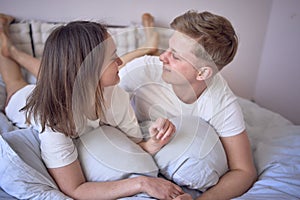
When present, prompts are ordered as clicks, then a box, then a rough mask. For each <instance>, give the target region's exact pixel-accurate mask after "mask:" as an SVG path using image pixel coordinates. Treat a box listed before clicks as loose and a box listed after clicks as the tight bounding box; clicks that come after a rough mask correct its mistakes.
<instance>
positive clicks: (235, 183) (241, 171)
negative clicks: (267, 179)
mask: <svg viewBox="0 0 300 200" xmlns="http://www.w3.org/2000/svg"><path fill="white" fill-rule="evenodd" d="M221 141H222V144H223V146H224V149H225V152H226V155H227V160H228V166H229V171H228V172H227V173H226V174H225V175H223V176H222V177H221V179H220V180H219V182H218V183H217V184H216V185H215V186H213V187H212V188H210V189H209V190H207V191H206V192H204V193H203V194H202V195H201V196H200V197H199V198H198V200H202V199H214V200H218V199H231V198H233V197H237V196H240V195H242V194H243V193H245V192H246V191H247V190H248V189H249V188H250V187H251V186H252V184H253V183H254V181H255V180H256V178H257V173H256V169H255V166H254V163H253V158H252V153H251V146H250V142H249V139H248V136H247V132H246V131H243V132H242V133H241V134H238V135H235V136H232V137H221Z"/></svg>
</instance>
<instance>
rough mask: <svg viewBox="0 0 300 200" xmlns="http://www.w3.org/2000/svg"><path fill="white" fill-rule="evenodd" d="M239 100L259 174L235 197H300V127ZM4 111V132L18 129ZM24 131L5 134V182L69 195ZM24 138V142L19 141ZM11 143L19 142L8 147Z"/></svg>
mask: <svg viewBox="0 0 300 200" xmlns="http://www.w3.org/2000/svg"><path fill="white" fill-rule="evenodd" d="M239 101H240V104H241V107H242V110H243V113H244V116H245V121H246V126H247V129H248V134H249V138H250V141H251V144H252V149H253V155H254V159H255V164H256V167H257V170H258V173H259V178H258V180H257V181H256V183H255V184H254V185H253V187H252V188H250V190H249V191H248V192H246V193H245V194H244V195H242V196H241V197H238V198H236V199H238V200H244V199H251V200H252V199H300V126H296V125H293V124H292V123H291V122H289V121H288V120H287V119H285V118H283V117H282V116H280V115H278V114H277V113H274V112H271V111H269V110H267V109H264V108H261V107H259V106H258V105H257V104H255V103H252V102H250V101H248V100H245V99H241V98H240V99H239ZM0 114H1V115H0V118H1V120H0V123H1V124H0V125H1V126H0V127H1V129H0V130H1V131H2V132H3V131H5V130H4V129H6V131H11V130H13V129H14V128H13V127H12V126H11V124H9V122H8V121H7V120H6V119H5V116H4V115H3V113H0ZM24 131H29V132H30V130H18V131H17V132H16V131H15V132H16V133H17V134H16V135H14V136H13V135H8V134H9V133H6V134H5V135H4V136H5V138H6V139H4V138H3V137H2V136H1V137H0V163H1V165H0V174H1V179H0V186H1V187H2V189H3V190H5V191H6V192H7V193H9V194H10V195H13V196H15V197H17V198H19V199H28V198H30V199H67V198H68V197H66V196H65V195H63V194H62V193H61V192H59V191H58V190H57V186H56V185H55V183H54V182H53V180H52V179H51V177H50V176H49V174H48V173H47V170H46V168H45V166H43V165H41V164H40V162H35V160H36V161H37V160H38V159H40V157H39V147H38V138H37V137H36V136H35V135H34V134H24ZM18 134H20V135H22V138H20V137H18ZM24 135H25V137H24ZM20 139H22V141H24V140H25V143H24V142H22V144H21V142H20V143H18V142H17V141H18V140H20ZM9 141H14V142H13V144H12V143H11V144H10V145H9ZM22 145H26V147H30V148H29V149H30V151H31V152H24V151H22ZM28 155H31V156H28ZM32 155H34V156H32ZM7 156H8V157H9V162H8V161H7V160H8V159H7ZM24 161H25V162H24ZM26 161H27V162H26ZM13 166H14V167H13ZM16 169H18V170H16ZM0 196H1V193H0ZM124 199H146V197H145V198H143V197H128V198H124Z"/></svg>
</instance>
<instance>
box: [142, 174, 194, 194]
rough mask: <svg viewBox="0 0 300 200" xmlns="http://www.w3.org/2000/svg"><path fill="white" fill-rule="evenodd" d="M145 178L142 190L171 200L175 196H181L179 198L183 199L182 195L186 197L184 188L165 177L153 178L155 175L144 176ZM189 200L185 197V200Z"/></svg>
mask: <svg viewBox="0 0 300 200" xmlns="http://www.w3.org/2000/svg"><path fill="white" fill-rule="evenodd" d="M143 178H144V180H143V181H142V190H143V191H144V192H145V193H147V194H148V195H150V196H151V197H154V198H157V199H166V200H171V199H174V198H176V197H177V198H179V199H178V200H180V199H182V198H180V197H181V196H182V197H186V195H184V192H183V190H182V189H181V188H180V187H179V186H178V185H175V184H174V183H172V182H170V181H168V180H166V179H163V178H153V177H143ZM185 199H186V200H189V199H187V198H184V200H185Z"/></svg>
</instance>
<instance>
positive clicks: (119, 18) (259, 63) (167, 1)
mask: <svg viewBox="0 0 300 200" xmlns="http://www.w3.org/2000/svg"><path fill="white" fill-rule="evenodd" d="M299 2H300V1H298V0H285V1H281V0H264V1H261V0H251V1H249V0H226V1H217V0H185V1H182V0H163V1H159V0H152V1H149V0H127V1H126V0H101V1H99V0H89V1H83V0H63V1H61V0H42V1H41V0H25V1H24V0H0V12H4V13H8V14H11V15H14V16H16V17H18V18H22V19H39V20H46V21H70V20H73V19H102V20H103V21H105V22H107V23H110V24H118V25H129V24H131V23H140V17H141V14H142V13H144V12H150V13H152V14H153V15H154V16H155V18H156V22H157V25H158V26H163V27H168V24H169V22H170V21H171V20H172V19H173V18H174V17H176V16H177V15H179V14H181V13H183V12H185V11H187V10H189V9H195V10H199V11H203V10H208V11H211V12H214V13H217V14H220V15H223V16H225V17H227V18H228V19H229V20H231V22H232V24H233V25H234V27H235V28H236V31H237V34H238V36H239V39H240V46H239V51H238V53H237V56H236V58H235V60H234V61H233V62H232V63H231V64H230V65H229V66H228V67H227V68H225V69H224V70H223V72H222V73H223V75H224V76H225V77H226V79H227V80H228V82H229V84H230V86H231V87H232V89H233V91H234V92H235V93H236V94H238V95H239V96H242V97H245V98H248V99H254V100H256V101H257V102H258V103H259V104H261V105H263V106H267V107H269V108H270V109H273V110H275V111H278V112H280V113H281V114H283V115H284V116H285V117H288V118H289V119H291V120H293V121H294V122H297V123H299V120H298V121H297V117H298V118H300V116H299V112H298V111H297V112H296V110H297V109H295V107H296V105H297V104H296V102H300V98H299V95H298V96H297V95H295V94H290V93H296V91H295V90H294V92H293V91H292V90H291V89H290V88H287V85H288V84H291V85H293V87H294V88H296V86H295V85H297V86H298V87H299V85H300V83H299V80H296V79H295V78H294V77H292V78H289V77H291V74H292V76H295V74H297V72H299V69H295V66H296V65H299V64H298V63H299V56H298V58H294V56H293V55H294V52H295V51H291V50H290V45H293V44H294V41H293V40H296V39H297V38H295V37H296V34H295V33H294V32H295V31H298V32H299V29H297V28H294V29H292V26H293V23H298V24H297V25H298V27H299V12H296V11H295V12H293V13H294V14H293V13H292V12H291V10H296V8H298V10H300V8H299ZM282 12H283V13H282ZM282 17H283V18H282ZM284 17H285V18H284ZM291 18H293V20H289V19H291ZM277 20H283V21H282V23H288V24H286V25H283V24H282V26H283V28H285V29H286V28H287V30H286V31H287V33H285V34H284V33H281V34H282V36H280V37H279V35H278V34H279V32H278V30H276V26H277V24H276V23H275V22H276V21H277ZM266 33H267V36H266ZM286 35H287V36H288V37H287V38H288V40H289V42H287V43H286V42H283V41H281V42H280V46H281V48H282V49H281V51H282V52H285V51H286V52H288V57H286V59H280V57H283V56H284V55H280V56H279V55H278V53H280V52H278V46H275V45H272V44H273V43H274V40H278V39H279V40H282V39H283V38H284V36H286ZM298 35H300V34H298ZM298 41H299V40H298ZM295 44H296V43H295ZM297 44H299V43H297ZM264 45H265V47H264ZM298 46H299V45H298ZM293 48H294V47H293ZM263 50H264V51H263ZM274 55H276V56H274ZM296 57H297V56H296ZM288 61H289V62H288ZM297 61H298V62H297ZM283 62H285V63H286V62H288V63H289V66H290V67H289V66H287V65H286V64H285V65H283ZM276 63H280V66H278V65H275V64H276ZM283 66H284V68H285V69H286V68H289V71H290V73H291V74H287V73H279V71H280V69H282V67H283ZM291 66H294V67H291ZM276 70H277V71H278V72H276ZM269 71H272V73H277V74H276V76H278V75H280V74H281V75H284V77H285V78H284V80H285V81H288V82H287V83H283V81H281V84H280V86H281V87H283V89H280V90H279V91H278V90H277V88H278V87H277V86H276V84H275V83H278V80H277V78H274V77H273V76H272V75H270V73H267V72H269ZM298 79H299V78H298ZM266 80H269V81H266ZM283 85H285V86H283ZM298 91H299V90H298ZM286 96H291V97H293V98H294V100H292V101H288V100H287V98H286ZM283 100H284V101H283ZM279 101H281V102H288V103H287V104H282V103H278V102H279Z"/></svg>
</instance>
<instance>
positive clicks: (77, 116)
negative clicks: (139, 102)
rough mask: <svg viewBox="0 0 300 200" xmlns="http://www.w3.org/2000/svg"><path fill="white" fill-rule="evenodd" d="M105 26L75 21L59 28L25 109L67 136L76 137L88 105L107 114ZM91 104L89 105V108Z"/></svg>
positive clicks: (51, 38)
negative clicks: (103, 76) (104, 106)
mask: <svg viewBox="0 0 300 200" xmlns="http://www.w3.org/2000/svg"><path fill="white" fill-rule="evenodd" d="M107 37H108V34H107V29H106V27H105V26H103V25H101V24H99V23H96V22H88V21H75V22H70V23H68V24H67V25H63V26H60V27H58V28H56V29H55V30H54V31H53V32H52V33H51V34H50V35H49V37H48V38H47V40H46V43H45V47H44V52H43V56H42V60H41V66H40V70H39V74H38V79H37V84H36V87H35V89H34V90H33V92H32V94H31V95H30V96H29V98H28V99H27V105H26V106H25V107H24V108H23V110H26V113H27V121H28V122H30V120H31V119H32V117H33V118H34V119H35V120H36V121H38V123H41V126H42V131H44V130H45V126H48V127H50V128H51V129H52V130H54V131H58V132H61V133H64V134H65V135H67V136H75V135H77V131H78V129H77V128H78V123H76V122H79V123H81V124H80V125H83V124H82V123H83V122H84V121H85V120H84V114H85V113H86V112H87V111H86V109H87V106H90V107H91V106H92V105H95V113H96V115H97V117H99V116H100V115H102V114H103V110H102V105H101V104H102V102H103V94H102V89H103V88H102V87H101V85H100V76H101V72H102V70H101V68H102V65H103V60H104V54H105V46H103V45H102V44H103V41H104V40H106V39H107ZM87 104H89V105H87Z"/></svg>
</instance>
